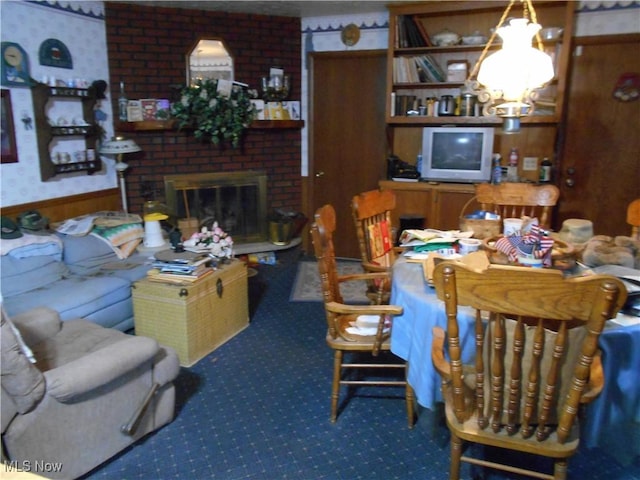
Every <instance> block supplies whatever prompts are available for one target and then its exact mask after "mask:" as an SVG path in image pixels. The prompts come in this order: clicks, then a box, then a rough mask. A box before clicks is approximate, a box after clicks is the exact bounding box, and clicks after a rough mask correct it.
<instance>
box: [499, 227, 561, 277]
mask: <svg viewBox="0 0 640 480" xmlns="http://www.w3.org/2000/svg"><path fill="white" fill-rule="evenodd" d="M496 248H497V249H498V251H499V252H502V253H504V254H505V255H506V256H507V257H508V258H509V261H511V262H515V261H516V260H517V258H518V257H519V256H533V257H534V258H542V260H543V261H542V263H543V265H544V266H545V267H549V266H551V249H552V248H553V238H551V237H549V236H547V235H546V232H545V231H544V230H543V229H542V228H540V226H539V225H533V226H532V227H531V230H529V233H527V234H525V235H511V236H508V237H502V238H500V239H498V241H497V242H496Z"/></svg>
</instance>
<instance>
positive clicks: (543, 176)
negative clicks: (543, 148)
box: [540, 157, 553, 183]
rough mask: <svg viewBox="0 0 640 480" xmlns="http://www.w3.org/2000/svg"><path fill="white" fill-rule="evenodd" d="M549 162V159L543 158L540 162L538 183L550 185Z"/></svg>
mask: <svg viewBox="0 0 640 480" xmlns="http://www.w3.org/2000/svg"><path fill="white" fill-rule="evenodd" d="M552 166H553V165H552V163H551V160H549V157H544V158H543V159H542V162H541V163H540V183H550V182H551V167H552Z"/></svg>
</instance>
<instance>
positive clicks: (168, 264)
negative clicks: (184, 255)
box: [147, 256, 213, 284]
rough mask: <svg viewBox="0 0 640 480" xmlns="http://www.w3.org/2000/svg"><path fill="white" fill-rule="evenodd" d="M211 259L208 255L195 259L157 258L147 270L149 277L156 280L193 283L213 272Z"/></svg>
mask: <svg viewBox="0 0 640 480" xmlns="http://www.w3.org/2000/svg"><path fill="white" fill-rule="evenodd" d="M211 261H212V259H211V258H210V257H208V256H206V257H199V258H196V259H194V260H182V259H175V260H169V261H163V260H155V261H154V262H153V264H152V267H153V268H151V270H149V271H148V272H147V278H148V279H149V280H152V281H156V282H166V283H178V284H185V283H193V282H196V281H198V280H200V279H202V278H204V277H205V276H207V275H209V274H211V273H212V272H213V268H212V266H211Z"/></svg>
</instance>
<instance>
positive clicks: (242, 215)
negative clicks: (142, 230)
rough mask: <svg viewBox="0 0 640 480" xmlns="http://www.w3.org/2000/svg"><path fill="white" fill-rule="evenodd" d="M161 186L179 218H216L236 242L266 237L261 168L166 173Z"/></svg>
mask: <svg viewBox="0 0 640 480" xmlns="http://www.w3.org/2000/svg"><path fill="white" fill-rule="evenodd" d="M164 186H165V197H166V201H167V206H168V207H169V209H170V211H171V212H172V213H175V214H176V215H177V217H178V219H188V218H191V219H197V224H198V225H201V224H205V225H211V224H212V223H213V222H214V221H216V222H218V225H219V226H220V227H221V228H222V229H223V230H224V231H225V232H227V233H228V234H229V235H231V236H232V237H233V240H234V242H236V243H255V242H263V241H265V240H267V238H268V230H267V175H266V173H265V172H264V171H252V170H249V171H242V172H224V173H190V174H182V175H167V176H165V177H164ZM194 223H195V221H194Z"/></svg>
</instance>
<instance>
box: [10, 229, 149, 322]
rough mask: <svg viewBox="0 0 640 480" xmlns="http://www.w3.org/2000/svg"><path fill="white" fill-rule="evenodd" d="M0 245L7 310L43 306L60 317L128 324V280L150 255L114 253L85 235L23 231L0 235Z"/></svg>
mask: <svg viewBox="0 0 640 480" xmlns="http://www.w3.org/2000/svg"><path fill="white" fill-rule="evenodd" d="M1 247H2V255H1V256H0V276H1V285H0V286H1V291H2V297H3V299H4V300H3V301H4V306H5V309H6V311H7V313H8V314H9V315H17V314H19V313H22V312H25V311H27V310H30V309H31V308H34V307H40V306H46V307H50V308H52V309H54V310H56V311H57V312H58V313H59V314H60V318H61V319H62V320H69V319H72V318H84V319H86V320H90V321H92V322H94V323H96V324H98V325H101V326H103V327H109V328H115V329H118V330H121V331H127V330H129V329H131V328H133V303H132V297H131V284H132V283H133V282H135V281H136V280H139V279H141V278H144V277H145V275H146V273H147V271H148V270H149V268H151V260H150V258H149V257H150V255H143V254H140V253H136V252H134V253H132V254H131V255H129V256H127V257H126V258H119V257H122V256H123V255H118V254H116V250H114V248H113V246H112V245H110V244H109V243H108V242H106V241H104V239H102V238H99V237H97V236H94V235H91V234H88V235H84V236H73V235H63V234H58V233H48V234H47V233H42V234H38V235H34V234H29V233H24V234H23V236H22V237H20V238H17V239H12V240H7V239H2V241H1Z"/></svg>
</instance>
